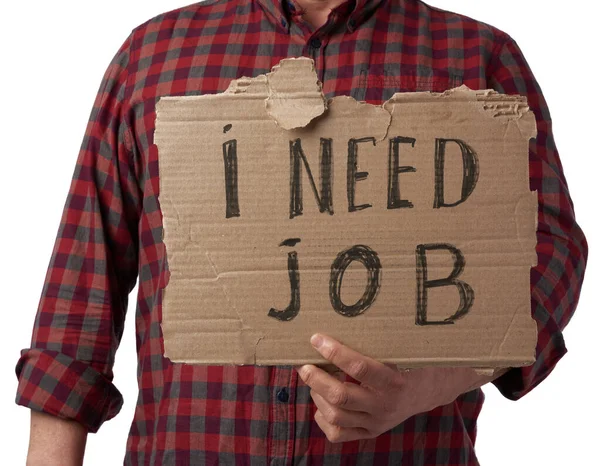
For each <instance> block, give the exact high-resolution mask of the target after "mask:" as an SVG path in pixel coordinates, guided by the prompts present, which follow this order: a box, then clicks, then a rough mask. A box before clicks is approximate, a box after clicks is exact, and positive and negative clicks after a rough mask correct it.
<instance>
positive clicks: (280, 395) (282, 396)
mask: <svg viewBox="0 0 600 466" xmlns="http://www.w3.org/2000/svg"><path fill="white" fill-rule="evenodd" d="M277 399H278V400H279V401H281V402H282V403H287V402H288V401H289V399H290V394H289V393H288V391H287V388H285V387H284V388H281V389H280V390H279V391H278V392H277Z"/></svg>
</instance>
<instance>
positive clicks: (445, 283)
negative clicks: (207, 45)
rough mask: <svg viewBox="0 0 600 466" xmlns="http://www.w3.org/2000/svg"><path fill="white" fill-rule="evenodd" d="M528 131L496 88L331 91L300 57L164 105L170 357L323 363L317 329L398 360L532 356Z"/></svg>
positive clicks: (486, 360)
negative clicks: (380, 98) (365, 95)
mask: <svg viewBox="0 0 600 466" xmlns="http://www.w3.org/2000/svg"><path fill="white" fill-rule="evenodd" d="M292 128H295V129H292ZM535 134H536V127H535V119H534V116H533V114H532V112H531V111H530V110H529V108H528V107H527V104H526V102H525V100H524V99H523V98H521V97H518V96H506V95H499V94H497V93H495V92H494V91H476V92H475V91H471V90H469V89H468V88H466V87H461V88H458V89H454V90H451V91H448V92H446V93H444V94H430V93H412V94H396V95H395V96H394V97H393V98H392V99H391V100H389V101H388V102H386V103H385V104H384V105H383V106H374V105H370V104H366V103H359V102H357V101H355V100H353V99H352V98H350V97H336V98H334V99H331V100H329V101H328V102H326V101H325V99H324V98H323V95H322V93H321V87H320V84H319V83H318V82H317V77H316V74H315V72H314V69H313V63H312V61H311V60H308V59H289V60H284V61H283V62H282V63H281V64H280V66H278V67H276V68H274V71H273V72H272V73H270V74H268V75H266V76H264V75H263V76H259V77H256V78H253V79H250V78H242V79H240V80H237V81H234V82H232V84H231V86H230V88H229V89H228V90H227V91H226V92H224V93H221V94H216V95H204V96H195V97H165V98H162V99H161V100H160V101H159V103H158V107H157V122H156V134H155V143H156V145H157V147H158V153H159V166H160V195H159V201H160V208H161V210H162V213H163V222H164V223H163V225H164V232H163V233H164V236H163V238H164V242H165V246H166V251H167V261H168V268H169V277H168V283H167V285H166V287H165V289H164V294H163V302H162V331H163V337H164V348H165V355H166V357H168V358H170V359H171V360H172V361H174V362H188V363H217V364H224V363H234V364H297V363H307V362H313V363H318V362H322V359H321V358H320V356H319V355H318V353H317V352H316V351H314V350H313V349H312V347H311V346H310V344H309V338H310V336H311V335H312V334H313V333H314V332H317V331H319V332H324V333H326V334H329V335H331V336H333V337H334V338H337V339H339V340H340V341H342V342H343V343H345V344H347V345H349V346H351V347H352V348H354V349H356V350H358V351H360V352H363V353H364V354H366V355H369V356H372V357H374V358H377V359H379V360H381V361H387V362H394V363H396V364H398V365H400V366H403V367H416V366H423V365H453V366H456V365H468V366H472V367H479V368H486V367H500V366H520V365H526V364H530V363H531V362H533V360H534V350H535V343H536V325H535V322H534V321H533V319H532V318H531V311H530V286H529V282H530V268H531V266H533V265H535V264H536V259H537V257H536V253H535V244H536V235H535V231H536V227H537V224H536V219H537V195H536V193H535V192H531V191H530V190H529V174H528V148H529V140H530V138H532V137H534V136H535ZM309 169H310V173H309ZM311 179H312V182H311ZM434 245H439V246H434ZM436 285H437V286H436ZM461 292H462V293H463V294H462V296H461Z"/></svg>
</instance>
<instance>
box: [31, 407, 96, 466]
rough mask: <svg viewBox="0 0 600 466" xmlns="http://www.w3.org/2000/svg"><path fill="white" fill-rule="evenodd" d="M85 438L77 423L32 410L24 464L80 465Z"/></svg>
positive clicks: (32, 465)
mask: <svg viewBox="0 0 600 466" xmlns="http://www.w3.org/2000/svg"><path fill="white" fill-rule="evenodd" d="M86 440H87V430H86V429H85V427H83V426H82V425H81V424H79V423H78V422H76V421H71V420H69V419H61V418H59V417H57V416H53V415H51V414H46V413H43V412H39V411H33V410H32V411H31V428H30V434H29V452H28V453H27V466H81V465H82V464H83V453H84V450H85V443H86Z"/></svg>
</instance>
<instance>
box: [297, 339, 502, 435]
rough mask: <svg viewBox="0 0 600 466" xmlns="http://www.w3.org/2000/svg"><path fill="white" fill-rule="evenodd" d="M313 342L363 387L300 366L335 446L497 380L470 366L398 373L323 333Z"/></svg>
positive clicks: (323, 426)
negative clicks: (478, 372) (479, 372)
mask: <svg viewBox="0 0 600 466" xmlns="http://www.w3.org/2000/svg"><path fill="white" fill-rule="evenodd" d="M311 343H312V344H313V346H314V347H315V349H317V351H319V353H321V355H322V356H323V357H324V358H325V359H328V360H329V361H331V362H332V363H333V364H335V365H336V366H337V367H339V368H340V369H341V370H342V371H344V372H345V373H346V374H348V375H349V376H350V377H352V378H353V379H355V380H357V381H358V382H359V383H360V384H356V383H351V382H342V381H341V380H339V379H337V378H335V377H334V376H333V375H331V374H329V373H327V372H325V371H324V370H323V369H320V368H318V367H317V366H314V365H312V364H307V365H304V366H301V367H299V368H297V370H298V374H299V375H300V377H301V378H302V380H303V381H304V382H305V383H306V384H307V385H308V386H310V388H311V392H310V394H311V396H312V399H313V400H314V402H315V405H316V406H317V408H318V409H317V411H316V413H315V421H316V422H317V424H318V425H319V427H321V429H322V430H323V432H324V433H325V435H326V436H327V438H328V439H329V441H331V442H334V443H337V442H348V441H351V440H360V439H368V438H373V437H376V436H378V435H380V434H382V433H384V432H387V431H388V430H390V429H391V428H392V427H395V426H397V425H398V424H400V423H402V422H404V421H405V420H406V419H408V418H409V417H411V416H414V415H415V414H419V413H424V412H427V411H431V410H432V409H434V408H437V407H438V406H442V405H446V404H448V403H452V402H453V401H454V400H455V399H456V398H457V397H458V396H459V395H461V394H462V393H465V392H468V391H470V390H473V389H475V388H478V387H480V386H482V385H484V384H485V383H487V382H489V381H491V380H493V379H494V376H486V375H480V374H477V373H476V372H475V371H474V370H472V369H469V368H423V369H413V370H410V371H399V370H398V369H397V368H396V366H394V365H387V364H383V363H381V362H378V361H376V360H374V359H371V358H369V357H366V356H363V355H362V354H360V353H358V352H356V351H354V350H352V349H350V348H348V347H347V346H344V345H342V344H341V343H339V342H337V341H336V340H334V339H332V338H330V337H327V336H325V335H320V334H316V335H313V337H312V338H311Z"/></svg>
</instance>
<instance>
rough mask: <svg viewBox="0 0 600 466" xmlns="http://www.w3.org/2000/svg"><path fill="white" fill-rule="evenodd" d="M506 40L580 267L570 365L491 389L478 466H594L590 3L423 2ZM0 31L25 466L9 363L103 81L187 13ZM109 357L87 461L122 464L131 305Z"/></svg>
mask: <svg viewBox="0 0 600 466" xmlns="http://www.w3.org/2000/svg"><path fill="white" fill-rule="evenodd" d="M431 3H432V4H434V5H435V6H438V7H440V8H444V9H448V10H452V11H456V12H460V13H463V14H466V15H468V16H471V17H474V18H476V19H479V20H482V21H485V22H487V23H490V24H493V25H494V26H496V27H498V28H500V29H502V30H504V31H506V32H508V33H509V34H510V35H511V36H513V37H514V38H515V39H516V41H517V43H519V45H520V46H521V48H522V50H523V51H524V54H525V56H526V57H527V60H528V62H529V64H530V65H531V67H532V69H533V71H534V73H535V74H536V76H537V78H538V81H539V82H540V84H541V87H542V89H543V91H544V94H545V96H546V98H547V100H548V102H549V106H550V110H551V113H552V116H553V120H554V131H555V138H556V141H557V145H558V148H559V152H560V154H561V158H562V162H563V165H564V169H565V173H566V176H567V180H568V182H569V186H570V189H571V195H572V198H573V200H574V202H575V206H576V211H577V214H578V221H579V223H580V224H581V226H582V227H583V230H584V232H585V233H586V235H587V237H588V241H589V243H590V249H591V252H590V260H589V265H588V269H587V274H586V282H585V286H584V289H583V293H582V296H581V300H580V304H579V308H578V311H577V313H576V315H575V317H574V319H573V320H572V322H571V324H570V325H569V327H568V328H567V330H566V332H565V339H566V342H567V346H568V348H569V353H568V355H567V356H566V357H565V358H563V360H562V361H561V362H560V363H559V364H558V366H557V368H556V370H555V371H554V372H553V373H552V374H551V376H550V377H549V378H548V379H547V380H546V381H545V382H544V383H543V384H542V385H541V386H539V387H538V388H537V389H536V390H534V392H532V393H531V394H529V395H528V396H526V397H525V398H524V399H522V400H520V401H519V402H516V403H515V402H511V401H508V400H506V399H504V398H502V396H500V395H499V394H498V392H497V391H496V389H495V388H494V387H493V386H490V387H488V388H486V389H485V391H486V394H487V402H486V404H485V407H484V409H483V413H482V415H481V418H480V422H479V436H478V441H477V445H476V449H477V454H478V456H479V459H480V461H481V464H482V465H484V466H505V465H511V466H512V465H515V466H520V465H545V466H580V465H582V466H587V465H597V464H600V459H599V454H598V452H597V451H598V450H597V443H598V442H599V441H600V428H599V427H598V422H599V417H600V408H599V402H598V398H599V397H598V383H597V382H598V375H597V374H598V355H599V352H598V347H597V345H596V342H597V341H598V334H597V332H598V329H599V327H600V325H599V324H600V313H599V312H598V303H597V297H598V291H597V286H598V282H599V279H600V266H599V259H600V257H599V255H598V253H597V250H596V243H597V241H598V240H600V231H599V226H598V220H597V217H598V206H597V199H598V195H597V194H595V190H596V189H597V187H598V183H599V181H598V178H597V177H598V175H599V174H600V171H599V170H600V163H599V162H598V159H599V157H600V153H599V150H598V144H597V141H598V132H599V131H600V126H599V123H600V118H599V117H598V109H599V108H600V99H599V97H598V94H599V93H598V84H597V82H598V79H600V73H599V71H600V70H599V69H598V46H600V43H599V40H598V35H597V34H598V29H599V27H600V25H599V24H598V21H597V17H596V16H595V15H594V14H593V13H592V12H591V11H590V8H586V7H585V5H587V6H588V7H590V6H591V5H592V2H591V1H590V0H585V1H579V2H560V3H559V2H546V1H543V0H527V1H523V0H503V1H495V2H491V1H481V0H432V1H431ZM4 5H5V6H4V7H3V10H4V11H3V12H2V13H1V17H2V19H3V21H2V27H1V28H0V39H1V41H0V51H1V64H0V89H1V91H2V96H1V98H0V102H1V103H0V137H1V139H0V141H1V143H0V156H1V161H2V165H1V169H0V170H1V174H2V175H1V178H0V196H1V197H0V199H2V207H3V212H2V213H3V218H2V220H1V223H0V225H1V228H0V235H1V236H0V245H1V246H2V268H1V269H0V274H1V277H0V287H1V291H2V318H3V324H2V338H0V354H1V355H2V358H1V359H0V373H1V374H2V384H1V385H0V414H1V416H0V419H1V421H0V445H1V446H2V458H3V460H2V463H3V464H7V465H19V464H25V456H26V451H27V445H28V429H29V412H28V410H27V409H26V408H23V407H19V406H17V405H16V404H15V403H14V397H15V391H16V377H15V375H14V366H15V364H16V362H17V359H18V357H19V351H20V349H21V348H25V347H27V346H29V341H30V337H31V327H32V324H33V319H34V315H35V311H36V308H37V304H38V300H39V295H40V292H41V289H42V284H43V281H44V276H45V273H46V268H47V265H48V261H49V258H50V253H51V250H52V246H53V244H54V239H55V235H56V231H57V228H58V224H59V220H60V215H61V212H62V208H63V205H64V201H65V199H66V195H67V191H68V187H69V183H70V180H71V176H72V173H73V168H74V165H75V160H76V157H77V153H78V150H79V146H80V143H81V139H82V136H83V133H84V129H85V125H86V122H87V119H88V116H89V112H90V109H91V106H92V103H93V99H94V97H95V94H96V91H97V89H98V86H99V83H100V79H101V77H102V75H103V73H104V71H105V69H106V67H107V65H108V63H109V61H110V59H111V58H112V56H113V55H114V54H115V52H116V50H117V49H118V47H119V46H120V45H121V43H122V42H123V41H124V39H125V38H126V37H127V35H128V34H129V32H130V30H131V29H132V28H134V27H135V26H137V25H138V24H140V23H142V22H144V21H145V20H147V19H149V18H150V17H152V16H154V15H156V14H159V13H162V12H164V11H167V10H171V9H174V8H177V7H180V6H183V5H185V3H182V2H180V1H178V0H161V1H158V0H102V1H98V2H75V1H65V0H63V1H59V2H47V1H40V0H36V1H29V2H10V6H9V7H8V10H7V6H6V4H4ZM136 294H137V288H136V289H135V290H134V292H133V293H132V294H131V296H130V302H131V305H130V308H129V314H128V316H127V324H126V329H125V336H124V337H123V341H122V344H121V347H120V349H119V351H118V353H117V360H116V365H115V383H116V385H117V387H118V388H119V390H120V391H121V392H122V394H123V396H124V398H125V405H124V407H123V409H122V411H121V413H120V414H119V415H118V416H117V417H116V418H115V419H113V420H111V421H109V422H108V423H106V424H105V425H104V426H103V427H102V428H101V429H100V431H99V433H97V434H95V435H90V436H89V438H88V447H87V454H86V460H85V464H86V466H92V465H116V464H122V460H123V455H124V450H125V442H126V438H127V434H128V430H129V425H130V422H131V419H132V416H133V409H134V403H135V400H136V396H137V382H136V378H135V374H136V354H135V339H134V334H135V329H134V325H133V320H134V312H135V307H134V304H135V296H136Z"/></svg>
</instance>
